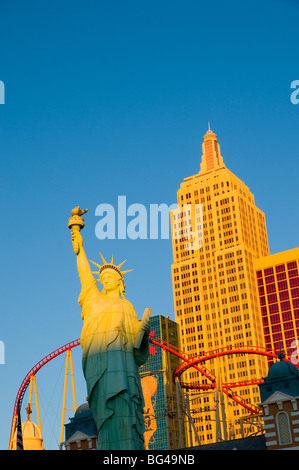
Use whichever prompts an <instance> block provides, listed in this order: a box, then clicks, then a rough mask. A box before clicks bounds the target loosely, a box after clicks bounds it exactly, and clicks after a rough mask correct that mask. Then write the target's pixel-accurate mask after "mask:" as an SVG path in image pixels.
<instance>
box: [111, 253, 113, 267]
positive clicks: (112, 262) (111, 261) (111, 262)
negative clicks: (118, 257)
mask: <svg viewBox="0 0 299 470" xmlns="http://www.w3.org/2000/svg"><path fill="white" fill-rule="evenodd" d="M111 264H114V253H113V254H112V258H111Z"/></svg>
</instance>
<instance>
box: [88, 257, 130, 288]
mask: <svg viewBox="0 0 299 470" xmlns="http://www.w3.org/2000/svg"><path fill="white" fill-rule="evenodd" d="M100 255H101V258H102V260H103V263H104V264H103V265H102V266H101V265H100V264H97V263H95V262H94V261H92V260H89V261H90V262H91V263H93V264H94V265H95V266H97V267H98V268H99V271H92V273H93V274H98V275H99V276H100V277H101V274H102V272H103V271H104V270H105V269H112V270H113V271H115V272H116V273H117V274H118V275H119V276H120V277H121V279H123V278H124V274H126V273H129V272H131V271H133V269H129V270H128V271H121V270H120V268H121V266H122V265H123V264H124V263H125V262H126V260H125V261H123V262H122V263H120V264H119V265H118V266H116V265H115V264H114V254H113V255H112V259H111V262H110V263H107V261H106V260H105V258H104V257H103V255H102V254H101V253H100ZM97 280H98V281H99V280H100V279H97Z"/></svg>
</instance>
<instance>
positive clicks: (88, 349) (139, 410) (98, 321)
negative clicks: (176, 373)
mask: <svg viewBox="0 0 299 470" xmlns="http://www.w3.org/2000/svg"><path fill="white" fill-rule="evenodd" d="M79 304H80V305H81V307H82V318H83V321H84V325H83V328H82V332H81V346H82V348H83V357H82V366H83V373H84V377H85V380H86V384H87V393H88V403H89V406H90V409H91V412H92V414H93V417H94V420H95V422H96V425H97V429H98V449H102V450H117V449H118V450H142V449H144V439H143V433H144V430H145V429H144V419H143V408H144V399H143V393H142V388H141V381H140V376H139V367H140V366H141V365H143V364H144V363H145V362H146V359H147V357H148V354H149V340H148V335H145V337H144V339H143V340H142V342H141V345H140V347H139V349H136V348H135V347H134V346H135V342H136V336H137V334H138V332H139V329H140V322H139V321H138V318H137V315H136V313H135V311H134V308H133V306H132V305H131V303H130V302H128V301H127V300H122V299H114V298H110V297H108V296H107V295H105V294H102V293H101V292H100V291H99V289H98V287H97V284H96V281H95V279H94V277H93V276H91V277H90V278H89V279H88V280H87V281H86V282H85V283H84V285H83V286H82V290H81V293H80V297H79Z"/></svg>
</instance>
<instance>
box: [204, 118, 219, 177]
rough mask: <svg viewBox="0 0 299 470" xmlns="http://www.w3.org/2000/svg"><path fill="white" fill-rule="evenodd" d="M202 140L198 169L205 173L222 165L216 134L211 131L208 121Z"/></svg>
mask: <svg viewBox="0 0 299 470" xmlns="http://www.w3.org/2000/svg"><path fill="white" fill-rule="evenodd" d="M203 140H204V141H203V144H202V152H203V154H202V157H201V164H200V171H201V172H204V173H205V172H207V171H212V170H216V169H217V168H220V167H224V164H223V158H222V156H221V154H220V146H219V144H218V142H217V135H216V134H214V132H213V131H211V128H210V123H208V131H207V133H206V134H205V135H204V137H203Z"/></svg>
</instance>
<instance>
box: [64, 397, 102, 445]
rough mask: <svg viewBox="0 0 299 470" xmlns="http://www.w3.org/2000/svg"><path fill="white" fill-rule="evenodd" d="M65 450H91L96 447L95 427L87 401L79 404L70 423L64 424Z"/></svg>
mask: <svg viewBox="0 0 299 470" xmlns="http://www.w3.org/2000/svg"><path fill="white" fill-rule="evenodd" d="M64 427H65V442H62V443H61V448H62V447H63V446H64V448H65V450H93V449H96V448H97V434H98V433H97V428H96V424H95V422H94V419H93V416H92V413H91V411H90V408H89V405H88V403H83V404H82V405H80V406H79V407H78V409H77V411H76V413H75V416H74V417H73V418H70V423H68V424H65V426H64Z"/></svg>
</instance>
